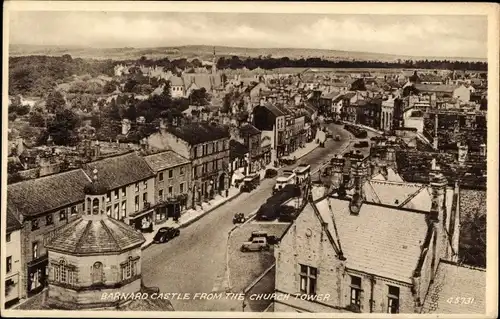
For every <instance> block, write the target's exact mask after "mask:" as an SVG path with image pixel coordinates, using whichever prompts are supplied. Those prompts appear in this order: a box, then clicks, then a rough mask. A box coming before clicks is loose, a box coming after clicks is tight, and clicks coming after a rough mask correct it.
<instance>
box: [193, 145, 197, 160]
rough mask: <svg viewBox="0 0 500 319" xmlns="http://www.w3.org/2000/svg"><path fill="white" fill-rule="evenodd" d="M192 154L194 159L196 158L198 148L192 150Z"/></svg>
mask: <svg viewBox="0 0 500 319" xmlns="http://www.w3.org/2000/svg"><path fill="white" fill-rule="evenodd" d="M193 153H194V158H196V157H198V148H197V147H194V148H193Z"/></svg>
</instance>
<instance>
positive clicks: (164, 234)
mask: <svg viewBox="0 0 500 319" xmlns="http://www.w3.org/2000/svg"><path fill="white" fill-rule="evenodd" d="M180 233H181V232H180V230H179V229H176V228H173V227H162V228H160V229H158V232H157V233H156V235H155V237H154V239H153V241H154V242H155V243H157V244H158V243H166V242H168V241H170V240H171V239H172V238H174V237H177V236H179V234H180Z"/></svg>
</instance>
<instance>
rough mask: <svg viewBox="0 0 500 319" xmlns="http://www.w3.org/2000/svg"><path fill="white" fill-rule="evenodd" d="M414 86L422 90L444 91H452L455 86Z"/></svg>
mask: <svg viewBox="0 0 500 319" xmlns="http://www.w3.org/2000/svg"><path fill="white" fill-rule="evenodd" d="M415 88H416V89H417V90H419V91H422V92H445V93H452V92H453V91H454V90H455V89H456V88H457V87H456V86H452V85H442V84H415Z"/></svg>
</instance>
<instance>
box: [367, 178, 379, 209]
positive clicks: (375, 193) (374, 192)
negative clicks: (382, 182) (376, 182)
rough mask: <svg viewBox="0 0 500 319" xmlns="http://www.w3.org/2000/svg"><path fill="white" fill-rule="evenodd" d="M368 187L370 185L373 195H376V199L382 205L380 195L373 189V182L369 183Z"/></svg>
mask: <svg viewBox="0 0 500 319" xmlns="http://www.w3.org/2000/svg"><path fill="white" fill-rule="evenodd" d="M368 185H370V188H371V189H372V191H373V194H374V195H375V199H376V200H377V201H378V203H379V204H382V201H381V200H380V197H378V194H377V191H376V190H375V188H374V187H373V185H372V183H371V180H370V181H368Z"/></svg>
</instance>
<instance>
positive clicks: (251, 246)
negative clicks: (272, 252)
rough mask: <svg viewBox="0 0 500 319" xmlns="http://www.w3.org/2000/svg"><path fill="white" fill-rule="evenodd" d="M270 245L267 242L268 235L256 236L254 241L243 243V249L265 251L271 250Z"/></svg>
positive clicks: (244, 250) (245, 250)
mask: <svg viewBox="0 0 500 319" xmlns="http://www.w3.org/2000/svg"><path fill="white" fill-rule="evenodd" d="M269 249H270V246H269V244H268V243H267V238H266V237H255V238H254V239H252V241H247V242H244V243H243V244H242V245H241V251H243V252H247V251H264V250H269Z"/></svg>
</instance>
